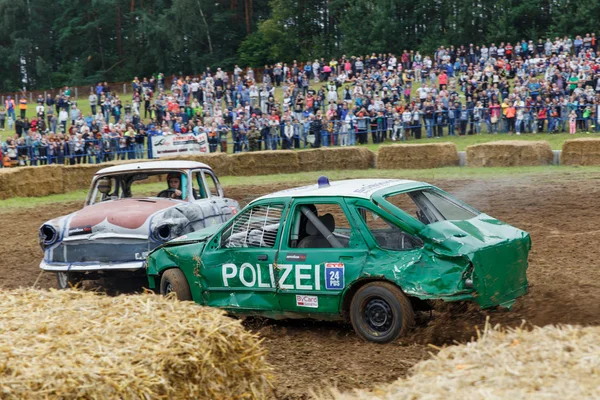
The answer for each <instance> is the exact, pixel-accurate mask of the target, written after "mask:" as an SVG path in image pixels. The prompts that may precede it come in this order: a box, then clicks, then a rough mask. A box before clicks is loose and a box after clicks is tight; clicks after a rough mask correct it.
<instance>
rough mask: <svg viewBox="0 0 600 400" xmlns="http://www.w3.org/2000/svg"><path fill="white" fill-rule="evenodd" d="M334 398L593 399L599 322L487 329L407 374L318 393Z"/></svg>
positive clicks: (599, 385)
mask: <svg viewBox="0 0 600 400" xmlns="http://www.w3.org/2000/svg"><path fill="white" fill-rule="evenodd" d="M319 397H320V398H321V399H336V400H362V399H365V400H366V399H369V400H372V399H373V400H377V399H379V400H384V399H385V400H391V399H448V400H453V399H457V400H459V399H460V400H462V399H506V400H514V399H598V398H600V327H598V326H594V327H585V328H582V327H576V326H569V325H566V326H558V327H555V326H546V327H543V328H540V327H536V328H534V329H533V330H532V331H528V330H525V329H522V328H518V329H508V330H503V329H501V328H499V327H497V326H496V327H494V328H490V326H489V325H486V329H485V331H484V333H483V335H482V336H481V337H480V338H479V340H477V341H475V342H471V343H468V344H462V345H458V346H450V347H447V348H444V349H442V350H441V351H440V352H439V353H438V354H437V355H434V356H433V357H432V358H431V359H429V360H426V361H421V362H420V363H418V364H417V365H415V366H414V367H413V368H412V370H411V372H410V375H409V376H408V377H407V378H404V379H400V380H398V381H396V382H394V383H392V384H389V385H385V386H381V387H377V388H375V389H374V390H373V391H365V390H361V391H355V392H354V393H347V394H341V393H339V392H338V391H336V390H331V391H330V393H326V394H322V395H321V396H319Z"/></svg>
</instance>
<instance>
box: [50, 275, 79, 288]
mask: <svg viewBox="0 0 600 400" xmlns="http://www.w3.org/2000/svg"><path fill="white" fill-rule="evenodd" d="M81 281H83V274H80V273H76V272H69V271H65V272H57V273H56V283H57V285H58V288H59V289H61V290H63V289H70V288H72V287H76V286H77V285H79V284H80V283H81Z"/></svg>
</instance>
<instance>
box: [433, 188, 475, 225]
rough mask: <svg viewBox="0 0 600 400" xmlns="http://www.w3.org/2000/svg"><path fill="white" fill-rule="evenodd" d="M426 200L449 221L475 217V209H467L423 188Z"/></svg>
mask: <svg viewBox="0 0 600 400" xmlns="http://www.w3.org/2000/svg"><path fill="white" fill-rule="evenodd" d="M423 194H424V195H425V197H427V200H429V201H430V202H431V204H433V206H434V207H435V208H437V210H438V211H439V212H440V214H442V216H443V217H444V218H445V219H446V220H449V221H462V220H466V219H471V218H473V217H476V216H477V215H478V213H476V212H475V210H470V209H467V208H466V207H464V206H462V205H460V204H459V203H455V202H453V201H451V200H450V199H449V198H447V197H446V196H444V195H442V194H441V193H437V192H433V191H429V190H425V191H423Z"/></svg>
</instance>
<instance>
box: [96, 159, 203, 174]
mask: <svg viewBox="0 0 600 400" xmlns="http://www.w3.org/2000/svg"><path fill="white" fill-rule="evenodd" d="M194 168H208V169H211V170H212V168H211V167H210V166H208V165H206V164H204V163H201V162H197V161H184V160H172V161H147V162H137V163H127V164H121V165H115V166H112V167H108V168H103V169H101V170H99V171H98V172H96V175H104V174H113V173H119V172H129V171H149V170H155V169H194Z"/></svg>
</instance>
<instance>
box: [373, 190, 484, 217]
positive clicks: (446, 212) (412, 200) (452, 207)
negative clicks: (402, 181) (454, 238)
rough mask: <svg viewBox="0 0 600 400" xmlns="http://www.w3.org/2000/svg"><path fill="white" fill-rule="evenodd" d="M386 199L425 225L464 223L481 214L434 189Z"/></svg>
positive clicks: (395, 195) (399, 194)
mask: <svg viewBox="0 0 600 400" xmlns="http://www.w3.org/2000/svg"><path fill="white" fill-rule="evenodd" d="M384 199H385V200H386V201H387V202H388V203H390V204H392V205H393V206H395V207H397V208H399V209H401V210H402V211H404V212H406V213H407V214H409V215H410V216H411V217H414V218H416V219H417V220H419V221H421V222H422V223H424V224H425V225H429V224H432V223H434V222H438V221H462V220H467V219H471V218H473V217H476V216H477V215H479V214H480V212H479V211H477V210H475V209H474V208H472V207H470V206H468V205H466V204H464V203H462V202H460V201H459V200H457V199H455V198H453V197H451V196H449V195H447V194H445V193H442V192H439V191H437V190H434V189H419V190H413V191H410V192H402V193H392V194H390V195H387V196H384Z"/></svg>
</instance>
